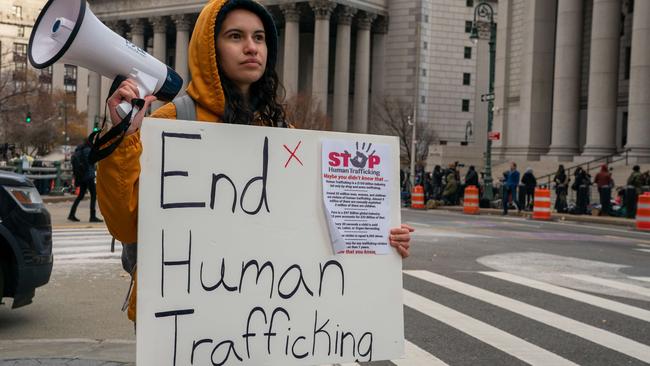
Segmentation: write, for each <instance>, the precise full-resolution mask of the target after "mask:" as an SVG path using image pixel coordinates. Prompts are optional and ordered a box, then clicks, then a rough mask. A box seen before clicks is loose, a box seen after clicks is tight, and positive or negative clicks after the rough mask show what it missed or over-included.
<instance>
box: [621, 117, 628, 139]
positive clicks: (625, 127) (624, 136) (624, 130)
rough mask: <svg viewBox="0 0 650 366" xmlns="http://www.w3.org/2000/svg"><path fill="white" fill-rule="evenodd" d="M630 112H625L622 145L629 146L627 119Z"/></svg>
mask: <svg viewBox="0 0 650 366" xmlns="http://www.w3.org/2000/svg"><path fill="white" fill-rule="evenodd" d="M627 113H628V112H623V121H622V122H623V123H622V126H621V132H622V133H621V146H622V147H625V146H627V119H628V115H627Z"/></svg>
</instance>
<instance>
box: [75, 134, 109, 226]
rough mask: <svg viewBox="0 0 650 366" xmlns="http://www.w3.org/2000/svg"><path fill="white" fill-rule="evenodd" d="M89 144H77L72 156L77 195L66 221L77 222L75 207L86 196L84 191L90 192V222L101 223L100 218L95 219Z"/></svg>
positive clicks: (92, 166)
mask: <svg viewBox="0 0 650 366" xmlns="http://www.w3.org/2000/svg"><path fill="white" fill-rule="evenodd" d="M90 149H91V146H90V143H89V142H88V141H85V142H84V143H82V144H79V145H78V146H77V148H76V149H75V152H74V154H73V155H72V160H73V161H72V165H73V172H74V175H75V185H76V186H77V187H79V194H78V195H77V198H76V199H75V200H74V203H73V204H72V207H71V208H70V213H69V214H68V220H70V221H75V222H78V221H79V219H78V218H77V216H76V214H77V206H79V202H81V200H83V198H84V196H85V195H86V191H88V192H90V220H89V221H90V222H103V220H101V219H100V218H98V217H97V212H96V202H97V191H96V190H95V164H91V163H90V160H89V157H90Z"/></svg>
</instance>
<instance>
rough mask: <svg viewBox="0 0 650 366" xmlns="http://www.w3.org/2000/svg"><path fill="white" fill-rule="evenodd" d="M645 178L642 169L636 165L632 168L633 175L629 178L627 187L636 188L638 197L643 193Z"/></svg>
mask: <svg viewBox="0 0 650 366" xmlns="http://www.w3.org/2000/svg"><path fill="white" fill-rule="evenodd" d="M644 183H645V182H644V181H643V176H642V175H641V167H640V166H638V165H635V166H633V167H632V173H631V174H630V176H629V177H628V178H627V185H628V186H632V187H634V190H635V191H636V195H637V196H638V195H640V194H641V192H642V187H643V185H644Z"/></svg>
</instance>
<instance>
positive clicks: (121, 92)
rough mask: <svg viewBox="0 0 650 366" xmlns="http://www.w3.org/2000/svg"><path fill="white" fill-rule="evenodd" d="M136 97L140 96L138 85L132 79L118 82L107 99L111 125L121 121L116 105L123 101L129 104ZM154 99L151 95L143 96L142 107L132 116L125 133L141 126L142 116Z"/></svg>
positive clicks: (130, 132)
mask: <svg viewBox="0 0 650 366" xmlns="http://www.w3.org/2000/svg"><path fill="white" fill-rule="evenodd" d="M137 98H140V93H139V92H138V85H137V84H136V83H135V81H133V80H132V79H127V80H124V81H123V82H122V84H120V87H119V88H117V90H116V91H115V93H113V95H111V97H110V98H109V99H108V110H109V112H110V115H111V122H112V124H113V126H117V125H118V124H119V123H120V122H121V121H122V118H121V117H120V115H119V114H118V113H117V106H118V105H120V103H122V102H123V101H126V102H128V103H129V104H131V100H133V99H137ZM155 100H156V97H154V96H153V95H148V96H146V97H144V107H143V108H142V110H140V111H138V113H137V114H136V115H135V117H133V118H132V120H131V126H129V129H128V130H127V131H126V134H127V135H130V134H132V133H134V132H135V131H137V130H138V129H139V128H140V126H142V119H143V118H144V114H145V112H146V111H147V110H148V109H149V106H150V105H151V103H152V102H154V101H155Z"/></svg>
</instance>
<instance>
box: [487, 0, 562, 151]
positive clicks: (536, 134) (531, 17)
mask: <svg viewBox="0 0 650 366" xmlns="http://www.w3.org/2000/svg"><path fill="white" fill-rule="evenodd" d="M526 6H527V8H528V10H527V13H526V18H525V20H524V23H525V24H526V29H525V32H526V36H525V39H524V52H523V55H522V62H523V64H522V73H521V92H520V100H521V102H520V103H521V104H520V121H516V122H515V123H517V124H520V125H519V126H517V128H516V129H515V128H513V129H512V130H511V131H512V132H513V133H512V134H510V135H509V136H508V145H509V146H508V151H507V153H506V154H507V155H509V156H517V157H523V158H525V159H529V160H539V158H540V156H541V155H542V154H545V153H546V152H548V148H549V146H550V145H551V117H552V115H553V102H552V101H553V62H554V53H555V20H556V18H555V15H556V14H555V13H556V9H557V2H555V1H548V0H529V1H527V2H526ZM498 47H499V45H498V44H497V48H498ZM513 122H514V121H510V123H511V126H512V123H513ZM513 127H514V126H513Z"/></svg>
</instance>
